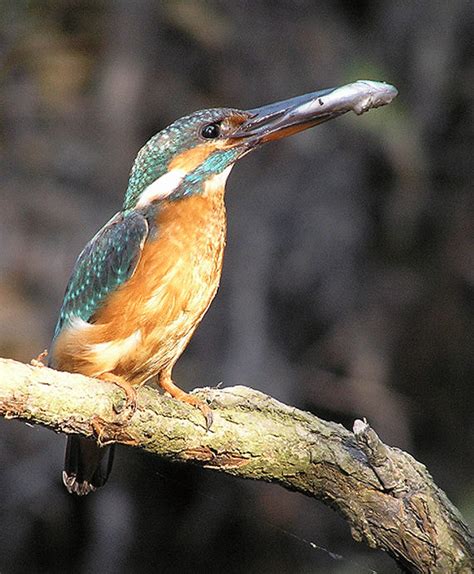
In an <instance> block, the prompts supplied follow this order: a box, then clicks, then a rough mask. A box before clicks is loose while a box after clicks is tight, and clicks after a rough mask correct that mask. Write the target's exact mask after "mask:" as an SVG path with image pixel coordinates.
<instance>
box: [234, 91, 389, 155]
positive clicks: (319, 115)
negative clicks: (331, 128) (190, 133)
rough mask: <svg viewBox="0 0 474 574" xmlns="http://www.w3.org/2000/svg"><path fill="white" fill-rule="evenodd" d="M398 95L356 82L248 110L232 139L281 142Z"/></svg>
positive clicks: (360, 111)
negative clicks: (278, 140) (300, 132)
mask: <svg viewBox="0 0 474 574" xmlns="http://www.w3.org/2000/svg"><path fill="white" fill-rule="evenodd" d="M397 94H398V91H397V89H396V88H395V87H393V86H391V85H390V84H385V83H384V82H374V81H371V80H359V81H357V82H353V83H352V84H346V85H345V86H340V87H338V88H329V89H326V90H320V91H318V92H312V93H310V94H305V95H304V96H297V97H295V98H290V99H289V100H284V101H282V102H276V103H274V104H269V105H267V106H263V107H261V108H255V109H253V110H248V111H247V112H246V113H248V114H249V117H248V119H246V120H245V121H244V122H243V123H242V124H241V125H240V126H239V128H238V130H237V131H236V132H234V133H233V134H232V136H231V137H232V138H245V139H249V140H250V141H251V142H252V143H255V144H257V143H263V142H266V141H270V140H275V139H280V138H283V137H286V136H288V135H291V134H294V133H297V132H299V131H302V130H305V129H307V128H310V127H313V126H316V125H318V124H322V123H323V122H327V121H328V120H331V119H333V118H337V117H338V116H341V115H342V114H345V113H346V112H349V111H353V112H355V113H356V114H358V115H360V114H362V113H364V112H365V111H367V110H370V109H372V108H378V107H380V106H384V105H386V104H389V103H390V102H391V101H392V100H393V98H395V96H396V95H397Z"/></svg>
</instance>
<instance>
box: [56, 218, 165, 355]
mask: <svg viewBox="0 0 474 574" xmlns="http://www.w3.org/2000/svg"><path fill="white" fill-rule="evenodd" d="M150 225H151V226H153V225H154V222H153V220H150V222H149V220H148V219H147V217H145V216H144V215H143V214H142V213H140V212H138V211H130V212H128V213H125V214H124V213H117V214H116V215H115V216H114V217H113V218H112V219H111V220H110V221H109V222H108V223H107V224H106V225H105V226H104V227H102V229H100V231H99V232H98V233H97V234H96V235H95V237H93V238H92V240H91V241H90V242H89V243H88V244H87V245H86V247H85V248H84V249H83V251H82V253H81V254H80V255H79V257H78V259H77V262H76V265H75V266H74V269H73V272H72V275H71V279H70V280H69V283H68V285H67V287H66V293H65V295H64V300H63V304H62V307H61V310H60V313H59V319H58V322H57V325H56V329H55V333H54V340H55V339H56V338H57V337H58V335H59V333H60V332H61V330H62V328H63V327H64V326H65V325H67V324H69V322H70V321H71V320H72V319H73V318H78V319H82V320H83V321H89V320H90V319H91V317H93V315H94V313H95V312H96V311H97V309H99V308H100V307H101V305H102V304H103V303H104V301H105V300H106V298H107V297H108V296H109V295H110V294H111V293H112V292H113V291H115V290H116V289H117V288H118V287H120V285H122V284H123V283H124V282H125V281H127V279H129V278H130V277H131V275H132V274H133V272H134V270H135V268H136V265H137V263H138V261H139V259H140V254H141V250H142V248H143V244H144V241H145V240H146V238H147V236H148V233H149V228H150ZM53 363H54V355H53Z"/></svg>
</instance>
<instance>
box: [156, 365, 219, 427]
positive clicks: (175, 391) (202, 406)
mask: <svg viewBox="0 0 474 574" xmlns="http://www.w3.org/2000/svg"><path fill="white" fill-rule="evenodd" d="M158 384H159V385H160V387H161V388H162V389H163V390H164V391H166V392H167V393H169V394H170V395H171V396H172V397H173V398H175V399H177V400H178V401H182V402H183V403H188V405H192V406H193V407H196V408H198V409H199V410H200V411H201V412H202V414H203V415H204V418H205V419H206V430H209V429H210V428H211V425H212V421H213V416H212V410H211V409H210V408H209V406H208V405H207V404H206V403H205V402H204V401H202V400H201V399H198V398H197V397H195V396H193V395H190V394H189V393H186V392H185V391H183V390H182V389H180V388H179V387H177V386H176V385H175V384H174V383H173V381H172V380H171V370H166V371H161V373H160V374H159V376H158Z"/></svg>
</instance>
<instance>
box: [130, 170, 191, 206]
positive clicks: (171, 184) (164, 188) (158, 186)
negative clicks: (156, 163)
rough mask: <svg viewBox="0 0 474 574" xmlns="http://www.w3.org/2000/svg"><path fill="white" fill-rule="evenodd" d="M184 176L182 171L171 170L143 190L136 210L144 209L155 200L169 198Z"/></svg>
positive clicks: (184, 173)
mask: <svg viewBox="0 0 474 574" xmlns="http://www.w3.org/2000/svg"><path fill="white" fill-rule="evenodd" d="M185 176H186V172H185V171H184V170H183V169H172V170H171V171H168V172H167V173H165V174H163V175H162V176H161V177H159V178H158V179H156V180H155V181H154V182H153V183H150V185H149V186H148V187H147V188H145V190H144V191H143V192H142V193H141V195H140V199H139V200H138V203H137V208H140V207H145V206H147V205H149V204H150V203H152V202H153V201H155V200H156V199H165V198H167V197H169V196H170V195H171V194H172V193H173V191H174V190H175V189H177V188H178V187H179V185H180V184H181V182H182V181H183V179H184V178H185Z"/></svg>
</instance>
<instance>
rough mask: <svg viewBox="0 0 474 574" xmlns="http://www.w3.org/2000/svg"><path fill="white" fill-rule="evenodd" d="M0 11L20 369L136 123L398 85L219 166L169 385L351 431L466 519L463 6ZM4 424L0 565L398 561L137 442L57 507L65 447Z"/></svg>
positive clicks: (7, 234) (222, 567)
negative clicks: (215, 234) (289, 411)
mask: <svg viewBox="0 0 474 574" xmlns="http://www.w3.org/2000/svg"><path fill="white" fill-rule="evenodd" d="M0 10H1V18H0V73H1V88H0V90H1V91H0V146H1V147H0V168H1V174H2V178H1V188H0V189H1V191H0V355H1V356H5V357H13V358H16V359H19V360H24V361H28V360H29V359H30V358H31V357H32V356H34V355H36V354H37V353H38V352H40V351H41V350H42V349H43V348H44V347H46V346H48V344H49V340H50V336H51V332H52V329H53V327H54V323H55V320H56V315H57V312H58V308H59V306H60V302H61V297H62V293H63V290H64V286H65V283H66V281H67V279H68V276H69V273H70V271H71V268H72V265H73V263H74V260H75V257H76V256H77V254H78V253H79V251H80V250H81V248H82V247H83V245H84V244H85V243H86V241H87V240H88V239H89V238H90V237H91V236H92V235H93V234H94V233H95V231H96V230H97V229H98V227H100V226H101V225H102V224H103V223H104V222H105V221H106V220H107V219H108V218H109V217H110V216H111V215H112V214H113V213H114V212H115V211H116V210H117V209H118V208H119V206H120V204H121V201H122V196H123V193H124V190H125V187H126V182H127V173H128V170H129V168H130V165H131V163H132V161H133V158H134V156H135V154H136V152H137V151H138V149H139V148H140V146H141V145H142V144H143V143H144V142H145V141H146V139H147V138H148V137H150V136H151V135H152V134H154V133H155V132H156V131H158V130H160V129H161V128H162V127H164V126H165V125H167V124H168V123H170V122H171V121H172V120H174V119H175V118H177V117H179V116H181V115H184V114H186V113H188V112H191V111H193V110H196V109H199V108H203V107H214V106H236V107H242V108H246V107H255V106H258V105H261V104H264V103H268V102H271V101H275V100H279V99H283V98H287V97H290V96H293V95H297V94H300V93H304V92H307V91H313V90H315V89H318V88H323V87H328V86H334V85H338V84H342V83H346V82H349V81H353V80H356V79H359V78H363V79H377V80H386V81H389V82H391V83H393V84H395V85H396V86H397V87H398V88H399V90H400V95H399V97H398V99H397V100H396V102H395V103H394V104H393V105H392V106H390V107H388V108H384V109H382V110H378V111H374V112H370V113H369V114H367V115H364V116H362V117H361V118H358V117H356V116H354V115H352V116H351V117H349V116H346V117H345V118H343V119H340V120H337V121H335V122H332V123H329V124H326V125H324V126H321V127H319V128H316V129H314V130H311V131H309V132H306V133H304V134H301V135H299V136H296V137H293V138H291V139H289V140H286V141H283V142H280V143H277V144H273V145H268V146H267V147H265V148H264V149H262V150H260V151H259V152H258V153H255V154H254V155H252V156H250V157H249V158H248V159H245V160H244V161H242V162H241V163H240V164H239V165H238V166H237V167H236V168H235V169H234V172H233V173H232V175H231V177H230V179H229V182H228V186H227V188H228V194H227V202H228V211H229V239H228V248H227V252H226V258H225V267H224V274H223V278H222V284H221V289H220V292H219V295H218V298H217V300H216V301H215V303H214V304H213V306H212V308H211V310H210V311H209V313H208V315H207V316H206V318H205V320H204V321H203V323H202V326H201V327H200V329H199V331H198V333H197V334H196V336H195V338H194V339H193V341H192V344H191V345H190V347H189V349H188V351H187V352H186V354H185V356H184V357H183V359H182V360H181V362H180V363H179V366H178V368H177V369H176V371H175V376H176V380H177V381H178V382H179V383H181V384H182V385H183V386H186V387H187V388H192V387H193V386H202V385H215V384H217V383H219V382H220V381H223V383H224V385H235V384H244V385H249V386H252V387H255V388H257V389H260V390H262V391H264V392H267V393H270V394H272V395H273V396H275V397H277V398H279V399H281V400H283V401H285V402H288V403H291V404H294V405H296V406H298V407H300V408H303V409H308V410H311V411H312V412H314V413H316V414H318V415H320V416H322V417H325V418H328V419H331V420H336V421H340V422H342V423H343V424H345V425H346V426H349V427H350V426H351V425H352V422H353V420H354V418H355V417H361V416H365V417H367V418H368V420H369V421H370V422H371V424H372V425H373V426H374V428H375V429H376V430H377V431H378V432H379V434H380V435H381V437H382V438H383V439H384V440H385V441H386V442H387V443H388V444H392V445H396V446H399V447H402V448H404V449H408V450H409V451H410V452H411V453H412V454H413V455H415V456H416V457H417V458H418V459H420V460H421V461H423V462H424V463H425V464H427V466H428V467H429V469H430V470H431V472H432V474H433V475H434V477H435V480H436V481H437V483H438V484H439V485H440V486H441V487H442V488H443V489H444V490H445V491H446V492H447V493H448V495H449V497H450V498H451V499H452V500H453V501H454V502H455V503H456V504H457V505H458V506H459V508H460V509H461V511H462V512H463V513H464V515H465V516H466V518H467V519H469V520H471V522H472V521H474V480H473V478H472V477H473V470H474V449H473V446H472V444H473V441H474V416H473V402H474V401H473V398H474V396H473V383H472V381H473V370H474V369H473V361H472V342H473V339H474V337H473V335H474V333H473V322H472V311H473V281H474V275H473V269H474V267H473V262H472V253H473V236H474V233H473V232H474V229H473V228H474V220H473V209H472V208H473V205H472V195H471V187H472V143H473V138H472V135H473V132H472V114H473V108H472V106H471V105H470V104H471V102H472V96H473V93H472V85H473V81H474V74H473V72H474V69H473V66H472V59H471V57H472V45H473V43H472V29H473V24H474V22H473V20H474V17H473V14H474V13H473V11H472V3H471V2H469V0H466V1H457V0H453V1H450V2H443V1H438V2H437V1H435V2H433V1H428V0H426V1H419V2H385V1H372V2H370V1H365V2H364V1H363V2H358V3H356V2H353V1H343V0H338V1H328V0H327V1H320V2H311V1H309V0H300V1H293V2H288V1H287V2H285V1H270V0H268V1H259V2H250V1H242V2H238V1H237V2H236V1H230V0H229V1H226V0H221V1H216V2H211V1H209V2H205V1H191V2H178V1H176V2H166V3H161V2H151V1H149V2H148V1H145V0H143V1H128V2H125V1H118V0H117V1H113V2H96V1H92V0H90V1H85V0H84V1H78V2H72V1H71V2H67V1H63V2H61V1H57V2H53V1H50V2H45V1H42V2H40V1H38V0H35V1H33V0H32V1H29V2H27V1H17V2H3V3H1V4H0ZM470 32H471V37H469V33H470ZM0 427H1V437H2V438H1V442H0V516H1V530H0V531H1V535H0V571H1V572H2V574H11V573H23V572H26V571H28V572H32V573H35V572H52V573H56V572H57V573H61V572H82V573H88V572H92V571H96V572H101V573H104V572H105V573H108V572H110V573H114V574H115V573H122V572H170V573H173V572H209V573H218V572H227V573H234V572H235V573H237V572H251V573H257V572H258V573H260V572H264V573H266V572H268V573H275V572H276V573H279V572H282V573H286V572H292V573H295V572H296V573H306V572H328V573H338V574H342V573H359V572H370V571H372V570H376V571H378V572H394V571H395V567H394V566H393V565H392V563H391V561H389V560H388V559H387V558H386V557H385V556H383V555H382V554H381V553H374V552H370V551H369V550H367V549H365V548H364V547H363V546H361V545H357V544H356V543H354V542H352V540H351V538H350V533H349V531H348V528H347V526H346V525H345V524H344V522H343V521H342V519H339V517H337V516H336V515H335V514H334V513H332V511H330V510H329V509H326V508H325V507H324V506H323V505H321V504H319V503H316V502H314V501H311V500H307V499H305V498H304V497H302V496H300V495H297V494H293V493H289V492H285V491H283V490H282V489H280V488H278V487H274V486H271V485H264V484H252V483H244V482H240V481H237V480H234V479H231V478H228V477H225V476H221V475H217V474H215V473H212V472H206V471H201V470H199V469H195V468H188V467H182V466H174V465H169V464H167V463H165V462H163V461H160V460H155V459H153V458H151V457H149V456H145V455H143V454H141V453H139V452H136V451H134V450H132V449H127V448H121V449H119V450H120V452H119V455H118V460H117V462H116V468H115V471H114V474H113V476H112V478H111V480H110V483H109V484H108V485H107V488H105V489H104V490H102V491H101V492H100V493H97V494H95V495H93V496H90V497H88V498H87V499H83V500H79V499H75V498H73V497H70V496H68V495H67V494H66V491H65V490H64V488H63V487H62V485H61V482H60V470H61V466H62V458H63V446H64V438H63V437H61V436H56V435H54V434H53V433H51V432H48V431H46V430H43V429H39V428H29V427H27V426H25V425H23V424H21V423H15V422H5V421H0ZM310 542H314V543H315V545H316V547H313V546H312V545H311V544H310ZM320 547H323V549H321V548H320ZM324 549H328V550H330V551H332V552H335V553H337V554H340V555H342V558H339V559H337V557H331V555H330V554H329V553H328V552H327V551H325V550H324ZM371 569H372V570H371Z"/></svg>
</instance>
